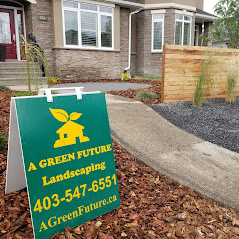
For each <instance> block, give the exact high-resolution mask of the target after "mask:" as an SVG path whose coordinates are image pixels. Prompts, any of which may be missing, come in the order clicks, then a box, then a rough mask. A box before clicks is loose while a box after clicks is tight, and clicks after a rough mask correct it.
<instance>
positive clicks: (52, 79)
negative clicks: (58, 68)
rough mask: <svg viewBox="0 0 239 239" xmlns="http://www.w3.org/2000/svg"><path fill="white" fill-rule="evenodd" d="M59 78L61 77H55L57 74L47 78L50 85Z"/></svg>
mask: <svg viewBox="0 0 239 239" xmlns="http://www.w3.org/2000/svg"><path fill="white" fill-rule="evenodd" d="M58 80H60V79H59V78H57V77H55V76H52V77H50V78H48V79H47V83H48V86H50V85H51V83H57V81H58Z"/></svg>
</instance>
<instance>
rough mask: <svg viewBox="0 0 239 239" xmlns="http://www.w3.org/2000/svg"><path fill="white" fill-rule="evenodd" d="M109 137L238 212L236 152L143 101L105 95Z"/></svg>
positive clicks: (238, 179) (238, 166) (237, 159)
mask: <svg viewBox="0 0 239 239" xmlns="http://www.w3.org/2000/svg"><path fill="white" fill-rule="evenodd" d="M106 98H107V106H108V113H109V120H110V126H111V131H112V136H113V138H114V139H115V140H116V141H117V142H118V143H120V144H121V145H122V146H123V147H125V148H126V149H127V150H128V151H129V152H131V153H132V154H134V155H135V156H136V157H138V158H139V159H140V160H141V161H143V162H145V163H146V164H148V165H150V166H152V167H153V168H154V169H155V170H157V171H158V172H159V173H161V174H165V175H167V176H169V177H170V178H172V179H174V180H176V181H178V182H180V183H181V184H183V185H185V186H188V187H191V188H194V189H195V190H196V191H197V192H199V193H201V194H202V195H204V196H206V197H209V198H212V199H214V200H216V201H218V202H221V203H224V204H226V205H228V206H231V207H234V208H235V209H237V210H239V200H238V198H239V173H238V172H239V154H238V153H234V152H232V151H229V150H227V149H224V148H222V147H219V146H217V145H215V144H212V143H209V142H206V141H203V140H201V139H199V138H197V137H195V136H193V135H191V134H188V133H186V132H185V131H183V130H181V129H179V128H177V127H176V126H174V125H172V124H171V123H169V122H168V121H166V120H165V119H164V118H162V117H161V116H160V115H159V114H158V113H156V112H155V111H153V110H152V109H150V108H149V107H147V106H146V105H144V104H142V103H140V102H137V101H133V100H130V99H126V98H122V97H118V96H112V95H107V97H106Z"/></svg>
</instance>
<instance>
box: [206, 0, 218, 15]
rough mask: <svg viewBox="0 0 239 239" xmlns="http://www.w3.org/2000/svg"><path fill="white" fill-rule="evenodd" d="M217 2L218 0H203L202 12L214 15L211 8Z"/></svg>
mask: <svg viewBox="0 0 239 239" xmlns="http://www.w3.org/2000/svg"><path fill="white" fill-rule="evenodd" d="M217 2H218V0H204V11H206V12H209V13H212V14H214V10H213V7H214V6H215V5H216V4H217Z"/></svg>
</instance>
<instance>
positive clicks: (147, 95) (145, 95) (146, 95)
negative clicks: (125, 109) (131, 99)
mask: <svg viewBox="0 0 239 239" xmlns="http://www.w3.org/2000/svg"><path fill="white" fill-rule="evenodd" d="M156 97H157V94H156V93H154V92H148V91H140V92H139V93H138V94H137V96H136V98H137V100H141V101H147V100H155V99H156Z"/></svg>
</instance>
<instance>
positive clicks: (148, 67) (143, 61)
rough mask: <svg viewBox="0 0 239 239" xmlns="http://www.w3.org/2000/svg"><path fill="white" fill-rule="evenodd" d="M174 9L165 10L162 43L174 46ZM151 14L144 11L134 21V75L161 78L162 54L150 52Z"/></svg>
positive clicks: (192, 39) (192, 33) (192, 40)
mask: <svg viewBox="0 0 239 239" xmlns="http://www.w3.org/2000/svg"><path fill="white" fill-rule="evenodd" d="M174 34H175V9H166V12H165V15H164V43H165V44H174V37H175V36H174ZM194 35H195V14H194V16H193V18H192V30H191V44H192V45H194ZM151 41H152V14H151V10H144V11H142V12H140V13H138V14H137V21H136V75H138V76H161V74H162V73H161V72H162V53H158V52H152V51H151V48H152V42H151Z"/></svg>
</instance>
